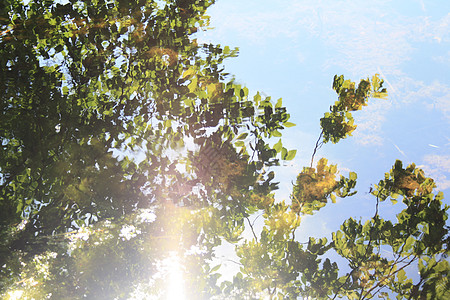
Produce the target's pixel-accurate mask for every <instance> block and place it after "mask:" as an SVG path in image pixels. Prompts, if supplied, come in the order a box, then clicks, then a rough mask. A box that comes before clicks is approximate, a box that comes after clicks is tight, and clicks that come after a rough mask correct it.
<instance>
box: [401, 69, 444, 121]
mask: <svg viewBox="0 0 450 300" xmlns="http://www.w3.org/2000/svg"><path fill="white" fill-rule="evenodd" d="M396 86H397V89H398V90H399V91H403V92H400V93H399V95H398V97H399V99H401V100H400V101H401V102H403V103H404V104H418V105H423V106H424V108H425V109H435V110H437V111H439V112H440V113H442V114H443V115H444V117H445V118H447V119H448V120H449V121H450V86H448V85H447V84H444V83H441V82H440V81H437V80H435V81H433V82H432V83H431V84H426V83H425V82H423V81H418V80H414V79H412V78H409V77H406V76H404V77H402V78H400V79H399V80H398V81H397V82H396Z"/></svg>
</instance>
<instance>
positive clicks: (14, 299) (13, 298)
mask: <svg viewBox="0 0 450 300" xmlns="http://www.w3.org/2000/svg"><path fill="white" fill-rule="evenodd" d="M22 294H23V291H20V290H17V291H13V292H9V293H8V298H7V299H9V300H19V299H22V298H21V297H22Z"/></svg>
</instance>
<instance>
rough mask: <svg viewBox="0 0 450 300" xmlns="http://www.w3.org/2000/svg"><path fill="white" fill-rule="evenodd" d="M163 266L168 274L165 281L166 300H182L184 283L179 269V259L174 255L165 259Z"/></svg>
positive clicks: (183, 297) (184, 297)
mask: <svg viewBox="0 0 450 300" xmlns="http://www.w3.org/2000/svg"><path fill="white" fill-rule="evenodd" d="M165 265H166V267H167V272H168V274H167V275H168V278H167V279H168V281H167V300H184V299H186V296H185V294H184V287H183V284H184V281H183V271H182V269H181V264H180V259H179V257H178V256H177V255H176V254H172V255H171V257H169V258H168V259H166V261H165Z"/></svg>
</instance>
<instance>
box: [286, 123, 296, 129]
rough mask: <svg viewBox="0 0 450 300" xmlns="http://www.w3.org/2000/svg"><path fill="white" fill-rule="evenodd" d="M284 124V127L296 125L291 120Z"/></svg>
mask: <svg viewBox="0 0 450 300" xmlns="http://www.w3.org/2000/svg"><path fill="white" fill-rule="evenodd" d="M283 125H284V127H287V128H289V127H294V126H296V125H295V124H294V123H291V122H284V123H283Z"/></svg>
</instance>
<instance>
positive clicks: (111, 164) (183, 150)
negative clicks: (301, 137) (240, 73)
mask: <svg viewBox="0 0 450 300" xmlns="http://www.w3.org/2000/svg"><path fill="white" fill-rule="evenodd" d="M213 2H214V1H213V0H209V1H208V0H196V1H194V0H191V1H189V0H177V1H175V0H166V1H147V0H127V1H121V0H116V1H114V0H111V1H103V0H98V1H79V0H77V1H75V0H70V1H63V2H57V1H55V2H54V1H48V0H35V1H30V2H29V3H28V4H24V3H23V2H21V1H18V0H6V1H3V2H2V3H1V4H0V98H1V101H0V113H1V118H0V139H1V147H0V241H1V242H0V294H1V295H2V297H4V298H6V299H8V298H13V297H14V295H19V294H20V296H21V297H22V298H23V299H33V298H35V299H44V298H51V299H82V298H88V299H129V298H132V297H135V298H136V297H138V296H136V295H137V291H140V292H141V293H143V294H145V295H147V296H148V295H154V296H156V297H160V298H162V297H164V295H165V294H166V293H167V289H166V288H165V281H166V280H167V278H166V276H165V275H164V272H162V271H161V263H162V262H164V261H165V260H166V259H168V258H170V257H172V256H174V255H176V256H177V257H180V258H182V261H183V268H184V271H185V282H184V283H183V284H184V285H185V290H186V293H187V297H188V298H189V299H212V298H217V299H222V298H224V299H233V298H236V299H259V298H264V297H268V298H272V299H284V298H286V299H295V298H298V297H303V298H307V297H310V298H313V299H329V298H331V299H335V298H349V299H369V298H373V297H375V296H378V297H382V298H386V299H388V298H390V297H393V296H396V297H397V298H399V299H446V298H447V297H449V296H450V292H449V290H450V282H449V280H448V275H449V270H450V269H449V264H448V261H447V259H446V258H447V255H448V244H449V242H450V239H449V235H448V227H447V225H446V221H447V209H448V207H447V206H446V205H444V204H443V194H442V193H436V192H434V188H435V184H434V182H433V180H432V179H431V178H427V177H426V176H425V174H424V173H423V171H422V170H420V169H418V168H416V166H415V165H414V164H411V165H409V166H407V167H406V168H405V167H404V166H403V165H402V163H401V162H400V161H397V162H395V164H394V166H393V168H392V169H391V171H390V172H388V173H386V175H385V178H384V179H382V180H381V181H380V182H379V183H378V184H377V185H375V187H374V188H373V190H372V191H371V194H372V195H373V197H374V199H375V200H374V203H375V212H374V216H373V217H372V218H370V219H368V220H365V221H363V220H355V219H353V218H350V219H348V220H346V221H345V222H344V223H343V224H342V226H341V228H340V229H339V230H337V231H336V232H334V233H333V235H332V237H330V238H329V239H327V238H323V237H322V238H320V237H311V238H310V239H309V241H308V242H307V243H306V244H305V243H301V242H299V241H298V240H296V239H295V232H296V230H297V229H298V228H299V227H300V225H301V218H302V217H303V216H305V215H311V214H314V213H315V212H317V211H319V210H320V209H321V208H322V207H324V206H325V205H326V204H327V203H328V201H329V200H331V201H332V202H335V200H336V197H340V198H344V197H347V196H352V195H354V194H355V193H356V192H355V191H354V187H355V184H356V179H357V175H356V173H354V172H350V173H349V174H348V177H345V176H343V175H340V177H337V176H338V168H337V166H335V165H332V164H328V161H327V159H325V158H322V159H320V160H319V161H318V163H317V164H316V166H315V167H313V160H314V155H315V154H316V150H317V149H318V148H320V146H321V145H322V144H324V143H327V142H329V141H331V142H332V143H337V142H338V141H339V140H341V139H344V138H346V137H347V136H349V135H351V133H352V131H354V130H355V128H356V125H355V124H354V121H353V117H352V112H355V111H358V110H360V109H362V108H363V106H366V105H367V101H368V99H369V98H385V97H386V96H387V93H386V89H384V88H383V81H382V80H381V79H380V78H379V77H378V76H377V75H375V76H373V77H372V78H370V79H363V80H361V81H360V83H359V84H358V85H357V86H356V85H355V83H354V82H352V81H350V80H345V79H344V77H343V76H335V78H334V82H333V89H334V90H335V91H336V93H337V94H338V101H336V103H335V104H334V105H333V106H331V107H330V112H327V113H325V115H324V117H323V118H322V119H321V120H320V125H321V128H322V133H321V135H320V137H319V140H318V142H317V145H316V149H314V154H313V156H312V160H311V166H310V167H305V168H304V169H303V170H302V171H301V172H300V173H299V175H298V177H297V180H296V182H295V184H294V185H293V190H292V193H291V197H290V199H287V200H286V201H280V200H276V199H274V194H273V191H274V190H275V189H276V188H277V184H276V183H275V182H273V178H274V166H277V165H279V162H280V160H292V159H293V158H294V157H295V154H296V151H295V150H290V149H287V148H286V147H284V146H283V143H282V139H281V138H280V137H281V136H282V130H283V129H284V128H285V127H291V126H294V124H293V123H291V122H289V117H290V116H289V114H288V112H287V110H286V108H285V107H284V106H283V104H282V100H281V99H279V100H277V101H272V100H271V98H270V97H262V96H261V94H259V93H256V94H255V95H250V94H249V90H248V88H246V87H243V86H241V85H240V84H238V83H236V82H235V81H233V80H232V79H229V77H228V74H226V73H224V69H223V61H224V60H225V59H227V58H230V57H233V56H236V55H237V49H230V48H229V47H222V46H220V45H208V44H198V42H197V40H196V39H195V35H194V33H195V32H196V31H197V30H200V29H203V28H206V26H207V25H208V17H207V16H206V14H205V12H206V9H207V8H208V7H209V6H210V5H212V4H213ZM274 138H276V139H277V140H278V141H277V142H275V143H274V144H273V141H274ZM271 144H273V145H271ZM386 200H391V201H392V203H393V205H403V209H402V210H401V211H400V212H399V213H398V214H397V218H396V220H385V219H383V218H382V216H381V214H380V213H379V211H378V204H379V203H380V202H383V201H386ZM397 202H401V203H399V204H396V203H397ZM257 215H261V216H262V219H260V220H261V226H260V228H259V229H258V228H257V227H256V226H254V224H253V223H254V222H251V219H250V218H254V217H255V216H257ZM246 232H251V234H252V235H253V237H252V238H244V236H245V233H246ZM225 241H226V242H228V243H231V244H233V245H234V246H235V251H236V254H237V256H238V257H239V262H238V263H239V264H240V266H241V269H240V271H239V272H238V273H237V274H236V275H235V276H234V278H233V280H232V281H230V282H229V281H221V280H219V277H220V272H219V268H220V266H213V265H212V262H213V261H214V260H213V259H214V257H215V254H216V249H217V247H218V246H219V245H221V244H222V243H224V242H225ZM414 267H416V268H417V269H418V272H419V275H418V278H413V277H411V276H410V274H411V270H412V269H413V268H414ZM180 284H181V283H180ZM18 293H19V294H18Z"/></svg>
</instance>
